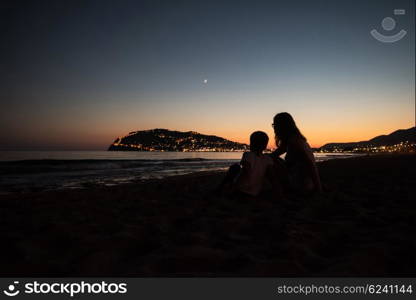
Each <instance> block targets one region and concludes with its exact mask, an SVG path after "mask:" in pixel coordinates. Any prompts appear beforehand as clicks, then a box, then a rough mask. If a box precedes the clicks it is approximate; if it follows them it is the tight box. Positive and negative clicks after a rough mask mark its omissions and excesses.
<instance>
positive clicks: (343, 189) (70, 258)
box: [0, 155, 416, 277]
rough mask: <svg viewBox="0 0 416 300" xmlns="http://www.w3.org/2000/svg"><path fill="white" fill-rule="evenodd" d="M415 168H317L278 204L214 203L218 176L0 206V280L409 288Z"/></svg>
mask: <svg viewBox="0 0 416 300" xmlns="http://www.w3.org/2000/svg"><path fill="white" fill-rule="evenodd" d="M415 162H416V155H390V156H388V155H375V156H368V157H358V158H349V159H338V160H331V161H326V162H322V163H319V170H320V173H321V177H322V181H323V182H324V184H325V185H326V191H325V192H324V193H323V194H322V195H319V196H314V197H310V198H304V197H299V196H289V197H288V200H289V201H287V202H282V201H276V200H272V199H271V198H270V195H268V194H267V193H266V195H265V196H263V197H262V198H259V199H238V198H228V197H224V196H214V195H213V194H212V193H210V191H211V190H213V189H214V188H215V186H216V185H217V184H218V183H219V181H220V180H221V179H222V177H223V175H224V174H223V173H199V174H194V175H185V176H177V177H171V178H167V179H163V180H155V181H151V182H147V183H142V184H136V185H134V184H126V185H120V186H114V187H91V188H88V189H83V190H67V191H51V192H33V193H27V194H20V195H19V194H14V195H2V196H0V207H1V209H0V230H1V241H2V246H1V255H0V266H1V268H0V274H1V275H2V276H413V277H414V276H415V274H416V258H415V253H416V242H415V236H416V226H415V220H416V203H415V201H414V195H413V194H414V190H415V183H416V180H415V179H416V175H415V171H414V170H415V168H414V167H415Z"/></svg>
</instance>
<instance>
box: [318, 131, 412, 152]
mask: <svg viewBox="0 0 416 300" xmlns="http://www.w3.org/2000/svg"><path fill="white" fill-rule="evenodd" d="M415 143H416V127H412V128H409V129H400V130H396V131H394V132H392V133H390V134H388V135H379V136H376V137H374V138H372V139H370V140H368V141H360V142H350V143H328V144H325V145H323V146H322V147H321V148H320V149H319V150H320V151H324V152H333V151H354V150H357V151H364V150H368V149H371V148H376V149H378V148H381V147H390V148H391V147H393V148H394V147H400V146H399V145H402V146H403V145H412V144H413V145H414V144H415Z"/></svg>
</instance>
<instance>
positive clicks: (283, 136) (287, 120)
mask: <svg viewBox="0 0 416 300" xmlns="http://www.w3.org/2000/svg"><path fill="white" fill-rule="evenodd" d="M273 128H274V134H275V140H276V146H279V145H280V144H281V143H282V142H283V143H287V141H288V140H289V139H290V138H291V137H293V136H296V137H299V138H301V139H303V140H304V141H306V138H305V137H304V136H303V135H302V133H301V132H300V130H299V129H298V127H297V126H296V123H295V120H293V118H292V116H291V115H290V114H289V113H287V112H282V113H278V114H277V115H275V116H274V118H273Z"/></svg>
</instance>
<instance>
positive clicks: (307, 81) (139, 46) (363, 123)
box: [0, 0, 415, 150]
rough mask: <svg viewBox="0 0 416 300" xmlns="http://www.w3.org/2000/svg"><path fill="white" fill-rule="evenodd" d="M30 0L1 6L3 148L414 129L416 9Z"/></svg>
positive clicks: (364, 4) (399, 4) (359, 136)
mask: <svg viewBox="0 0 416 300" xmlns="http://www.w3.org/2000/svg"><path fill="white" fill-rule="evenodd" d="M22 3H23V2H20V1H2V2H1V4H0V7H1V10H2V15H3V16H2V22H3V23H4V24H3V25H2V31H5V32H4V34H3V35H2V36H3V41H2V44H3V45H2V46H1V48H0V57H1V58H0V65H1V70H2V71H1V72H0V80H1V81H0V82H1V83H0V86H1V89H0V97H1V102H0V140H1V141H2V142H1V143H0V150H40V149H42V150H58V149H59V150H75V149H77V150H105V149H106V148H107V147H108V145H109V144H110V143H111V142H112V141H113V140H114V139H115V138H116V137H118V136H122V135H125V134H127V133H128V132H130V131H135V130H144V129H152V128H167V129H172V130H180V131H190V130H192V131H198V132H200V133H204V134H215V135H218V136H222V137H225V138H228V139H231V140H234V141H240V142H247V141H248V137H249V135H250V133H251V132H252V131H255V130H263V131H266V132H267V133H268V134H269V136H270V138H271V140H272V127H271V123H272V119H273V116H274V115H275V114H276V113H278V112H282V111H287V112H289V113H291V114H292V115H293V117H294V118H295V120H296V122H297V124H298V126H299V128H300V129H301V131H302V132H303V133H304V135H305V136H306V137H307V138H308V141H309V143H310V144H311V145H312V146H315V147H316V146H321V145H322V144H325V143H327V142H348V141H358V140H366V139H369V138H372V137H374V136H377V135H380V134H387V133H390V132H392V131H395V130H397V129H400V128H409V127H412V126H414V123H415V46H414V45H415V39H414V36H415V23H414V22H415V1H414V0H403V1H402V0H391V1H380V0H359V1H358V0H357V1H351V0H349V1H330V0H328V1H306V0H305V1H296V0H295V1H293V0H292V1H276V0H274V1H225V0H223V1H136V0H135V1H32V2H30V3H29V4H22ZM398 8H399V9H405V10H406V14H405V15H394V14H393V10H394V9H398ZM385 17H392V18H393V19H394V20H395V21H396V28H394V29H393V30H391V31H386V30H384V29H383V28H382V26H381V21H382V20H383V18H385ZM372 29H377V30H378V31H379V32H380V33H383V34H385V35H393V34H396V33H397V32H399V31H400V29H404V30H406V31H407V35H406V36H405V37H404V38H403V39H402V40H400V41H398V42H395V43H382V42H379V41H377V40H375V39H374V38H373V37H372V36H371V35H370V31H371V30H372ZM205 80H206V82H205ZM269 146H273V144H270V145H269Z"/></svg>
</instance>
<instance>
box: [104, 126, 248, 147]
mask: <svg viewBox="0 0 416 300" xmlns="http://www.w3.org/2000/svg"><path fill="white" fill-rule="evenodd" d="M248 148H249V147H248V145H246V144H242V143H237V142H233V141H230V140H227V139H224V138H221V137H218V136H215V135H205V134H201V133H198V132H195V131H187V132H181V131H172V130H168V129H151V130H142V131H133V132H130V133H129V134H128V135H126V136H123V137H118V138H117V139H116V140H115V141H114V142H113V143H112V144H111V145H110V147H109V148H108V150H109V151H178V152H187V151H199V152H225V151H245V150H248Z"/></svg>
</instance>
